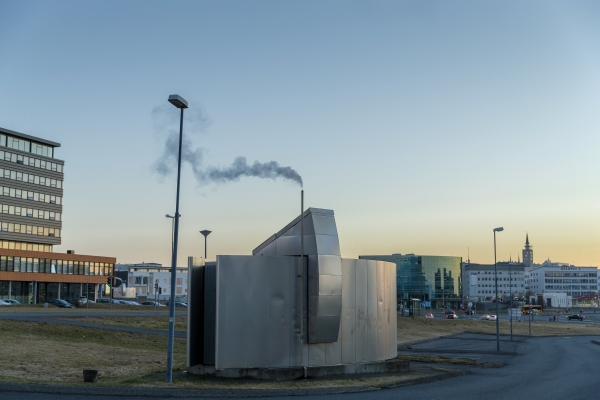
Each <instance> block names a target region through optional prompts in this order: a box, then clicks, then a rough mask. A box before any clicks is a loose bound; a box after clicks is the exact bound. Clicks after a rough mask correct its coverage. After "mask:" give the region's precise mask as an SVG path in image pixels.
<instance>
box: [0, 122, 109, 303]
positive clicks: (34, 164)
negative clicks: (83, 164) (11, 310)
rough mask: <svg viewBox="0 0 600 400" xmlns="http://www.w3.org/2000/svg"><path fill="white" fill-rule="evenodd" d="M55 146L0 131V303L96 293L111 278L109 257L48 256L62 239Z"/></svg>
mask: <svg viewBox="0 0 600 400" xmlns="http://www.w3.org/2000/svg"><path fill="white" fill-rule="evenodd" d="M57 147H60V144H59V143H56V142H52V141H50V140H46V139H42V138H39V137H35V136H30V135H26V134H23V133H19V132H15V131H11V130H8V129H4V128H0V298H12V299H16V300H18V301H21V302H33V303H37V302H43V301H46V300H48V299H52V298H61V297H63V298H64V297H67V296H77V295H82V294H86V293H88V292H89V293H97V292H98V285H99V284H102V283H106V281H107V276H108V275H112V271H113V267H114V263H115V262H116V259H115V258H113V257H99V256H87V255H76V254H75V252H73V251H70V252H68V253H67V254H61V253H54V252H53V246H56V245H60V244H61V237H62V209H63V181H64V161H62V160H59V159H56V158H55V157H54V152H55V149H56V148H57ZM86 284H87V285H88V286H87V287H85V286H84V285H86Z"/></svg>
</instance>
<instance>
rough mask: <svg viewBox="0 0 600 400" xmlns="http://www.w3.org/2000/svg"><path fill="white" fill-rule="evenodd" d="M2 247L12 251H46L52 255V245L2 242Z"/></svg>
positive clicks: (0, 243) (0, 242) (0, 244)
mask: <svg viewBox="0 0 600 400" xmlns="http://www.w3.org/2000/svg"><path fill="white" fill-rule="evenodd" d="M0 247H2V248H3V249H10V250H28V251H45V252H47V253H52V245H51V244H41V243H25V242H13V241H12V240H2V241H0Z"/></svg>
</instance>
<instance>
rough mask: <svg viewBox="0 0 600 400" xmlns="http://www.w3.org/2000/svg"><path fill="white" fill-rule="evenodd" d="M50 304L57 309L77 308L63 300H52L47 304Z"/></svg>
mask: <svg viewBox="0 0 600 400" xmlns="http://www.w3.org/2000/svg"><path fill="white" fill-rule="evenodd" d="M47 303H48V304H52V305H53V306H55V307H59V308H75V306H74V305H73V304H71V303H69V302H67V301H64V300H61V299H52V300H48V302H47Z"/></svg>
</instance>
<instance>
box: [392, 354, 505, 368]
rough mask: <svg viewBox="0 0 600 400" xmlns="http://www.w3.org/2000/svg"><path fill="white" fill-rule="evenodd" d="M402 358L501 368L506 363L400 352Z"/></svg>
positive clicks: (412, 360)
mask: <svg viewBox="0 0 600 400" xmlns="http://www.w3.org/2000/svg"><path fill="white" fill-rule="evenodd" d="M397 358H399V359H401V360H408V361H410V362H418V363H427V364H447V365H469V366H473V367H483V368H499V367H503V366H504V364H498V363H493V362H480V361H476V360H473V359H471V358H458V357H447V356H435V355H432V356H429V355H421V354H400V355H398V357H397Z"/></svg>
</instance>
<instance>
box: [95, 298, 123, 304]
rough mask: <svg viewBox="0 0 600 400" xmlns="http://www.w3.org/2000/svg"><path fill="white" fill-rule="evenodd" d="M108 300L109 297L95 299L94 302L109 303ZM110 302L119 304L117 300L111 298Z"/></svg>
mask: <svg viewBox="0 0 600 400" xmlns="http://www.w3.org/2000/svg"><path fill="white" fill-rule="evenodd" d="M110 300H111V299H97V300H96V303H104V304H108V303H111V301H110ZM90 303H91V302H90ZM112 303H113V304H119V300H115V299H112Z"/></svg>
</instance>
